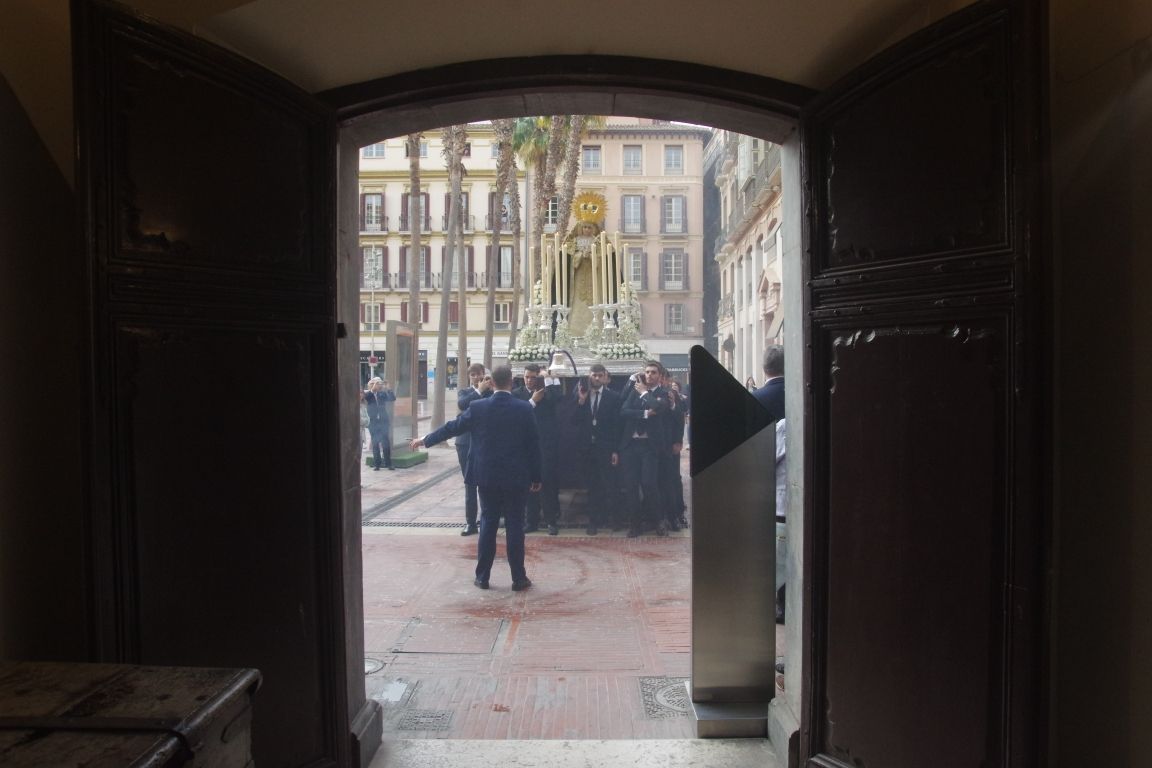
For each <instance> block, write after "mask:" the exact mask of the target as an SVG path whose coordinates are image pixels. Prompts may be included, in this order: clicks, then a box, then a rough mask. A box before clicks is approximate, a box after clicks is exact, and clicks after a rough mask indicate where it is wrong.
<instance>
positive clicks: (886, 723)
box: [801, 0, 1044, 768]
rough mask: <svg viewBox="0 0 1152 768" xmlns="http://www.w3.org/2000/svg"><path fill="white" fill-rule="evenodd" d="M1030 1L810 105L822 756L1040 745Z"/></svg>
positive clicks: (810, 527) (871, 757)
mask: <svg viewBox="0 0 1152 768" xmlns="http://www.w3.org/2000/svg"><path fill="white" fill-rule="evenodd" d="M1027 6H1028V4H1027V3H1024V2H1021V3H1017V2H1015V0H1006V2H1003V3H995V2H992V3H983V4H979V5H977V6H974V7H973V8H970V9H968V10H966V11H964V12H962V13H959V14H956V15H955V16H953V17H951V18H950V19H946V20H945V21H944V22H942V23H941V24H939V25H937V26H935V27H932V28H930V29H927V30H925V31H924V32H923V33H921V34H919V35H917V36H914V37H913V38H909V39H908V40H906V41H905V42H903V43H901V44H899V46H898V47H897V48H895V49H893V50H892V51H890V52H887V53H885V54H882V55H881V56H879V57H877V59H876V60H874V61H872V62H870V63H869V64H868V65H866V66H865V67H864V68H862V69H861V70H860V71H859V72H857V73H854V74H853V75H851V76H850V77H849V78H848V79H846V80H845V81H844V82H843V83H841V84H839V85H838V86H836V87H834V88H833V89H831V90H830V91H829V92H827V93H825V94H822V95H821V97H820V98H819V99H818V100H817V101H816V102H815V103H814V104H813V105H812V106H811V107H810V108H809V109H808V110H807V111H806V112H805V114H804V115H803V119H802V131H803V146H802V155H803V168H804V174H805V178H804V189H805V194H806V197H807V199H806V200H805V207H806V210H807V211H808V214H809V217H808V226H807V230H806V232H805V240H806V244H807V247H808V249H809V256H810V258H809V259H808V261H807V263H806V267H805V269H806V273H807V274H806V277H807V278H808V295H807V297H806V298H807V302H808V303H807V309H808V320H807V329H806V332H807V337H808V339H809V341H810V342H811V346H810V348H809V349H810V352H809V360H808V362H809V365H810V382H811V389H810V392H809V394H808V396H807V408H808V409H809V413H810V419H809V424H808V425H807V435H808V438H809V442H808V445H809V450H810V459H811V460H810V461H809V462H808V464H807V466H808V475H807V476H806V483H807V487H808V488H809V489H810V491H811V494H810V500H809V505H808V507H807V509H806V518H805V519H806V532H808V535H806V558H805V568H806V574H807V578H806V584H807V588H808V590H809V592H808V597H809V600H808V604H807V606H806V608H807V611H806V618H805V620H806V621H807V626H808V631H807V632H806V635H807V636H809V637H812V638H814V639H815V642H813V644H812V645H811V647H810V648H808V649H806V660H807V663H808V665H809V666H808V675H807V677H806V678H805V691H804V694H805V700H806V703H805V710H804V714H803V720H804V723H803V724H802V732H803V733H804V734H805V737H804V742H803V744H802V747H801V752H802V756H803V757H804V759H805V760H806V761H807V762H808V763H810V764H812V765H821V766H850V765H867V766H869V768H914V767H916V768H918V767H919V766H924V765H933V766H955V768H962V767H966V766H977V765H978V766H982V767H983V768H994V767H996V766H1000V767H1007V766H1031V765H1034V764H1035V761H1036V760H1037V759H1038V756H1039V754H1040V737H1039V733H1038V731H1037V729H1036V719H1035V712H1036V711H1037V709H1038V707H1039V702H1040V694H1039V687H1038V683H1037V681H1038V679H1039V676H1038V674H1037V670H1038V668H1039V665H1040V663H1041V658H1042V648H1041V647H1040V645H1039V643H1038V642H1037V637H1038V634H1037V632H1036V629H1037V627H1038V626H1039V623H1040V605H1041V601H1040V600H1039V599H1038V598H1037V595H1038V594H1039V593H1040V592H1041V589H1040V587H1041V584H1042V582H1041V579H1040V570H1039V567H1038V566H1039V564H1040V562H1042V556H1043V551H1044V542H1043V540H1042V539H1041V534H1040V531H1041V530H1042V525H1041V524H1040V521H1041V518H1042V508H1041V507H1040V499H1041V497H1042V496H1041V494H1040V492H1039V486H1038V480H1037V477H1038V475H1037V473H1036V471H1035V467H1036V466H1037V461H1038V451H1037V446H1038V445H1039V444H1040V442H1039V435H1040V422H1039V416H1038V414H1039V412H1040V411H1039V407H1038V404H1039V403H1040V402H1042V396H1041V393H1040V391H1039V385H1040V381H1041V378H1042V377H1041V376H1040V374H1039V371H1038V369H1037V360H1038V355H1037V352H1036V350H1037V348H1038V346H1039V339H1040V338H1041V334H1040V321H1039V314H1038V309H1037V306H1036V302H1035V301H1034V299H1033V295H1034V291H1035V290H1036V288H1037V285H1038V283H1037V278H1038V275H1039V274H1040V273H1041V266H1042V265H1041V263H1040V261H1039V259H1038V250H1037V242H1038V241H1037V240H1036V237H1035V235H1036V233H1038V232H1039V231H1040V230H1039V227H1038V226H1037V221H1036V211H1037V207H1036V205H1035V203H1036V193H1035V190H1036V189H1037V185H1036V184H1035V179H1036V178H1037V176H1036V168H1037V161H1036V157H1037V155H1036V148H1035V145H1034V138H1033V137H1034V135H1035V134H1034V133H1032V132H1031V131H1030V128H1029V127H1030V126H1032V125H1034V122H1033V119H1034V117H1033V116H1034V115H1035V114H1036V112H1035V104H1036V99H1037V98H1038V96H1037V94H1038V90H1037V89H1036V71H1037V69H1038V68H1037V64H1036V60H1035V59H1034V58H1031V55H1030V53H1029V51H1034V50H1035V47H1034V45H1035V38H1034V36H1033V33H1034V32H1035V30H1036V27H1035V26H1030V24H1033V23H1034V22H1032V21H1029V20H1028V19H1027V18H1026V17H1025V16H1023V15H1022V12H1021V9H1022V8H1026V7H1027Z"/></svg>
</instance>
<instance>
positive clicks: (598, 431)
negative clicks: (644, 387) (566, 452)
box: [568, 387, 621, 451]
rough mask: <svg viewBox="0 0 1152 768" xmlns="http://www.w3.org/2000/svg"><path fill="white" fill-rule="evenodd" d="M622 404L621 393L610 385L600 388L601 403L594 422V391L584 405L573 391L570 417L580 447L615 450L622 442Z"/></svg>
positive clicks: (589, 394)
mask: <svg viewBox="0 0 1152 768" xmlns="http://www.w3.org/2000/svg"><path fill="white" fill-rule="evenodd" d="M620 405H621V398H620V395H619V393H617V392H613V391H612V390H611V389H609V388H608V387H601V388H600V403H599V405H598V406H597V408H596V424H595V425H593V424H592V392H591V391H589V393H588V399H587V401H586V402H585V403H584V405H579V398H578V397H577V395H576V393H575V392H573V393H572V396H571V403H570V406H571V407H570V410H569V412H568V415H569V418H570V419H571V422H572V427H573V432H574V434H575V435H576V436H577V437H576V439H577V440H578V441H579V447H580V448H582V449H583V448H588V447H592V448H595V449H596V450H604V451H615V450H617V449H618V448H619V444H620Z"/></svg>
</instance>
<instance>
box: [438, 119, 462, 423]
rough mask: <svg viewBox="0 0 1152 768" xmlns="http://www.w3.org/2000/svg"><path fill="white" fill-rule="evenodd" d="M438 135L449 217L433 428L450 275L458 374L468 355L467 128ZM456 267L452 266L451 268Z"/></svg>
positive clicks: (444, 382) (443, 394)
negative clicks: (464, 247) (455, 295)
mask: <svg viewBox="0 0 1152 768" xmlns="http://www.w3.org/2000/svg"><path fill="white" fill-rule="evenodd" d="M441 136H442V139H443V143H444V148H443V150H442V152H441V154H442V155H443V156H444V166H445V167H446V168H447V169H448V183H449V189H450V192H449V195H448V197H449V203H448V219H447V222H446V225H447V226H446V227H445V229H446V230H447V237H446V238H445V245H444V264H443V265H442V266H441V269H442V270H443V279H442V282H441V289H440V290H441V293H440V325H439V342H438V344H437V347H436V372H437V376H436V398H435V400H434V401H433V405H432V426H433V428H435V427H439V426H440V425H441V424H443V423H444V404H445V401H446V400H447V395H448V375H447V374H448V322H449V319H448V308H449V305H450V304H451V301H452V279H451V276H452V275H453V274H456V275H458V278H457V279H458V281H459V285H460V294H461V300H460V302H459V304H458V307H459V309H458V311H457V317H458V320H459V326H460V341H459V344H458V349H459V351H458V353H457V357H456V372H457V376H459V375H460V370H461V368H462V367H463V366H464V365H465V362H464V361H465V359H466V356H467V328H466V326H465V315H466V312H465V311H464V308H465V306H466V305H465V299H466V296H465V295H464V280H463V277H464V269H463V266H462V265H461V264H460V258H459V248H458V246H459V242H460V231H459V230H460V207H461V206H460V203H461V200H460V195H461V189H460V187H461V183H462V178H463V176H464V162H463V160H462V158H463V157H464V144H465V142H466V141H467V139H468V134H467V131H466V130H465V127H464V126H462V125H450V126H448V127H446V128H444V129H443V131H442V132H441ZM453 267H455V269H453Z"/></svg>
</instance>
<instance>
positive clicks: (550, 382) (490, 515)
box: [362, 347, 784, 619]
mask: <svg viewBox="0 0 1152 768" xmlns="http://www.w3.org/2000/svg"><path fill="white" fill-rule="evenodd" d="M783 366H784V358H783V348H781V347H773V348H770V349H769V351H768V354H767V355H766V356H765V361H764V372H765V374H766V375H767V376H768V381H767V382H766V383H765V385H764V386H763V387H760V388H757V389H755V390H754V391H753V395H754V396H755V397H756V398H757V400H759V401H760V402H761V403H762V404H763V405H764V406H765V408H766V409H768V410H769V411H770V412H771V413H772V415H773V419H775V420H777V422H778V424H777V437H778V445H777V467H776V471H777V480H778V488H777V491H778V493H777V495H778V498H777V503H778V508H777V515H778V516H781V515H782V513H783V504H782V503H781V502H782V500H781V499H780V498H779V495H780V491H781V490H782V486H783V484H784V483H783V478H784V467H783V466H782V465H783V457H784V445H783V439H782V438H783V435H782V432H783V418H784V413H783V408H784V387H783ZM618 383H619V382H618ZM750 383H751V384H754V382H750ZM622 384H623V386H617V387H613V386H612V377H611V375H610V374H609V372H608V370H607V368H605V366H603V365H601V364H594V365H592V366H591V368H590V371H589V374H588V376H587V377H584V378H579V379H577V380H576V382H575V384H574V385H573V386H572V387H571V388H570V391H567V392H566V391H565V387H564V382H563V380H562V379H560V378H559V377H557V376H553V375H551V371H550V370H545V369H543V368H542V367H541V366H540V365H537V364H535V363H529V364H527V365H525V366H524V370H523V378H522V383H519V384H517V383H516V382H515V381H514V379H513V372H512V369H511V368H510V367H509V366H506V365H502V366H498V367H496V368H495V369H493V370H492V371H491V372H489V371H488V370H487V369H486V368H485V367H484V366H483V365H481V364H479V363H477V364H474V365H472V366H470V367H469V368H468V386H466V387H463V388H461V389H460V390H459V391H458V393H457V407H458V409H459V414H458V415H457V417H456V418H455V419H452V420H451V421H448V422H447V423H445V424H444V425H443V426H441V427H439V428H438V429H435V430H433V431H432V432H430V433H429V434H427V435H425V436H424V437H421V438H416V439H414V440H412V441H411V443H410V447H411V448H412V450H418V449H419V448H422V447H425V446H432V445H436V444H438V443H442V442H445V441H446V440H448V439H450V438H455V441H456V442H455V447H456V455H457V459H458V462H459V465H460V471H461V474H462V475H463V478H464V485H465V496H464V498H465V509H464V517H465V520H464V528H463V530H461V531H460V535H462V536H472V535H476V534H479V541H478V544H477V565H476V577H475V581H474V583H475V585H476V586H477V587H478V588H480V589H488V587H489V578H490V576H491V568H492V563H493V560H494V559H495V553H496V535H497V530H498V529H499V528H500V527H501V522H502V521H503V524H504V527H505V536H506V541H507V553H508V564H509V568H510V570H511V575H512V588H513V590H517V591H519V590H522V589H527V588H528V587H529V586H531V584H532V582H531V580H530V579H529V578H528V575H527V573H526V572H525V569H524V540H525V535H526V534H528V533H534V532H537V531H541V530H545V529H546V530H547V532H548V534H550V535H553V536H555V535H557V534H558V533H559V524H560V488H561V483H562V482H563V479H562V478H564V477H565V476H566V474H567V476H568V477H570V474H568V473H566V472H565V471H564V470H566V469H569V468H570V467H575V468H576V469H577V477H578V483H577V484H578V485H580V486H582V487H584V488H586V489H587V528H586V529H585V532H586V533H587V534H588V535H589V536H595V535H597V534H598V533H599V532H600V530H601V529H602V528H611V529H612V530H624V529H627V531H628V534H627V535H628V536H629V537H636V536H640V535H642V534H643V533H645V532H646V531H649V530H652V531H655V533H656V535H657V536H666V535H667V534H668V533H669V532H670V531H678V530H680V529H681V528H682V527H683V526H686V525H687V524H688V521H687V519H686V517H685V514H686V512H687V507H686V505H685V503H684V485H683V481H682V479H681V476H680V457H681V452H682V451H683V449H684V438H685V434H686V427H687V423H688V417H689V399H688V395H687V393H686V392H684V391H683V390H682V388H681V385H680V383H679V382H678V381H676V380H674V379H672V378H671V377H670V376H669V374H668V371H667V370H666V369H665V367H664V366H663V365H662V364H661V363H660V362H659V361H656V360H649V361H647V362H646V363H645V364H644V369H643V370H642V371H638V372H636V373H634V374H632V375H631V376H629V377H628V379H627V380H626V381H625V382H623V383H622ZM389 395H391V397H389ZM394 398H395V395H394V394H391V390H390V389H389V388H388V387H387V382H382V381H381V380H379V379H372V380H371V381H370V382H369V387H368V391H366V392H365V393H364V399H363V400H362V403H363V404H364V406H365V410H366V411H367V417H366V418H365V419H364V420H363V421H362V424H363V425H365V426H367V428H368V430H369V432H370V434H371V435H372V447H373V459H374V465H375V466H374V468H375V469H379V468H380V466H382V465H383V466H387V467H388V468H391V457H390V453H386V452H385V451H388V450H389V448H388V446H387V443H388V442H389V441H388V439H387V437H386V436H385V434H383V433H382V430H380V429H379V427H380V424H379V419H380V418H381V416H380V415H376V416H374V415H373V414H374V413H375V412H377V411H378V412H382V414H383V416H382V418H387V408H386V407H385V403H386V402H387V401H388V400H389V399H394ZM374 427H376V429H375V430H374ZM378 432H379V433H380V434H379V435H378ZM382 444H383V445H382ZM562 464H563V466H562ZM778 519H780V518H778ZM782 602H783V601H782V600H779V601H778V605H777V617H778V619H781V618H782V615H783V605H782Z"/></svg>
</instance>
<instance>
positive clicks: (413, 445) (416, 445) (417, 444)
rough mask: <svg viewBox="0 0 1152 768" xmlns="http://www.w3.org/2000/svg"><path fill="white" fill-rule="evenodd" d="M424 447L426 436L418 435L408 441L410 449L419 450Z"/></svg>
mask: <svg viewBox="0 0 1152 768" xmlns="http://www.w3.org/2000/svg"><path fill="white" fill-rule="evenodd" d="M423 447H424V438H422V437H418V438H416V439H415V440H413V441H412V442H410V443H408V448H409V450H413V451H418V450H420V449H421V448H423Z"/></svg>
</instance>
